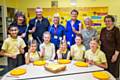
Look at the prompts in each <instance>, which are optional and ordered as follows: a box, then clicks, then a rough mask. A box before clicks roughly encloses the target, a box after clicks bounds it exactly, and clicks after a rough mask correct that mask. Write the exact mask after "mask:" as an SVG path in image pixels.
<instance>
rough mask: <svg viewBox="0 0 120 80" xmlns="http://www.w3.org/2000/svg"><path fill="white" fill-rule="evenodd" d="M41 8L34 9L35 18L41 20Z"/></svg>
mask: <svg viewBox="0 0 120 80" xmlns="http://www.w3.org/2000/svg"><path fill="white" fill-rule="evenodd" d="M42 11H43V10H42V8H36V17H37V18H39V19H41V18H42Z"/></svg>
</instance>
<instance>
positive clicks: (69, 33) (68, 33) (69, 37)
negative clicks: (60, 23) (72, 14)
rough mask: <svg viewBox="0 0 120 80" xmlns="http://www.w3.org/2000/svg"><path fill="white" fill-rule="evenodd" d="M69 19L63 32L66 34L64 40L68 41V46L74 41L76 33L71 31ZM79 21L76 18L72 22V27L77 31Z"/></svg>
mask: <svg viewBox="0 0 120 80" xmlns="http://www.w3.org/2000/svg"><path fill="white" fill-rule="evenodd" d="M71 21H72V20H69V21H67V24H66V32H65V34H66V40H67V43H68V45H69V47H70V46H71V45H73V44H74V43H75V37H76V34H75V33H74V32H73V31H72V25H71ZM80 23H81V22H80V21H79V20H76V22H75V23H74V24H73V27H74V28H75V29H76V30H77V31H79V24H80Z"/></svg>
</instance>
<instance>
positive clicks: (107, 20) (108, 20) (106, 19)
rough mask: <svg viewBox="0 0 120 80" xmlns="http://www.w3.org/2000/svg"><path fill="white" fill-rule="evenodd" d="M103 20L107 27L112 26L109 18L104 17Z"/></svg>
mask: <svg viewBox="0 0 120 80" xmlns="http://www.w3.org/2000/svg"><path fill="white" fill-rule="evenodd" d="M104 22H105V25H106V26H107V27H108V28H110V27H112V26H113V25H114V22H113V21H112V19H111V18H105V20H104Z"/></svg>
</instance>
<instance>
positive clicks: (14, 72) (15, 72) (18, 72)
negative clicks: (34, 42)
mask: <svg viewBox="0 0 120 80" xmlns="http://www.w3.org/2000/svg"><path fill="white" fill-rule="evenodd" d="M26 72H27V71H26V69H24V68H17V69H14V70H12V71H10V74H11V75H13V76H20V75H23V74H25V73H26Z"/></svg>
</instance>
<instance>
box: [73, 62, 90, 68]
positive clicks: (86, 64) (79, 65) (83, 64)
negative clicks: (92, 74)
mask: <svg viewBox="0 0 120 80" xmlns="http://www.w3.org/2000/svg"><path fill="white" fill-rule="evenodd" d="M75 65H76V66H78V67H88V63H85V62H81V61H77V62H75Z"/></svg>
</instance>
